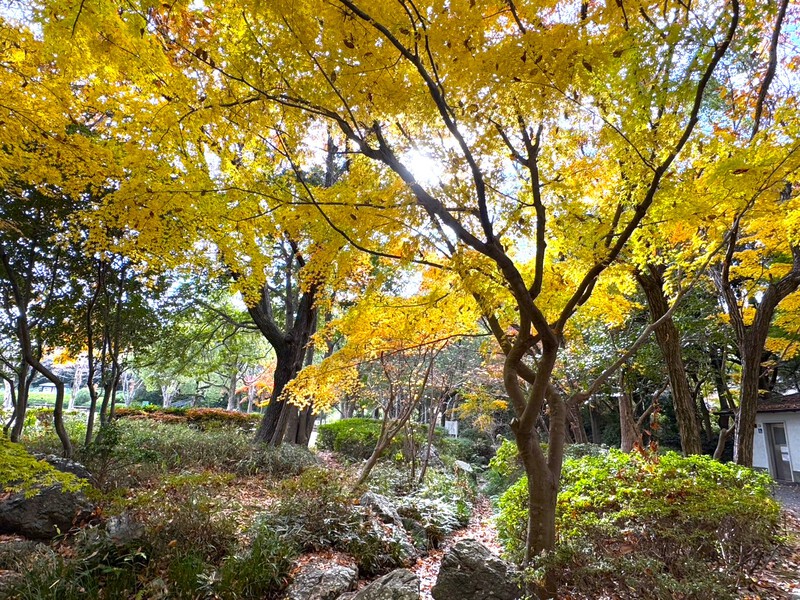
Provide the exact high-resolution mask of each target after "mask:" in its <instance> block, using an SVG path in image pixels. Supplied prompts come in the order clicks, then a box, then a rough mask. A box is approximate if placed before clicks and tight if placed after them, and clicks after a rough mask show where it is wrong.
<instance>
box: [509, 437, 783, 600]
mask: <svg viewBox="0 0 800 600" xmlns="http://www.w3.org/2000/svg"><path fill="white" fill-rule="evenodd" d="M770 484H771V482H770V479H769V477H768V476H766V475H763V474H759V473H756V472H754V471H752V470H750V469H746V468H744V467H739V466H737V465H732V464H722V463H719V462H716V461H714V460H712V459H710V458H708V457H705V456H691V457H688V458H683V457H681V456H679V455H678V454H675V453H673V452H668V453H666V454H665V455H663V456H661V457H642V456H640V455H634V454H625V453H622V452H619V451H615V450H612V451H610V452H608V454H605V455H599V456H585V457H584V458H580V459H570V460H567V461H566V462H565V463H564V471H563V475H562V484H561V493H560V495H559V500H558V506H557V532H558V548H557V550H556V552H554V553H553V554H551V555H550V556H548V557H546V558H545V559H544V560H542V561H540V563H539V564H538V567H539V568H540V571H539V572H538V574H539V575H541V569H544V568H550V569H552V570H553V572H555V573H557V574H558V577H559V578H560V579H561V580H562V582H564V583H566V582H569V584H570V585H571V586H572V588H574V589H579V590H582V591H584V592H587V593H598V590H601V589H606V588H608V589H610V588H609V586H615V587H614V589H615V590H616V593H617V594H619V597H622V598H640V597H643V595H644V596H647V597H650V598H665V599H666V598H673V597H675V596H674V594H676V593H679V594H680V595H681V597H683V598H703V597H714V598H728V597H733V594H734V593H735V589H736V581H737V577H739V576H741V573H742V572H743V571H744V572H746V571H749V570H752V569H753V568H754V567H755V566H757V565H758V564H759V563H760V561H762V560H763V559H764V558H765V556H766V555H767V554H768V553H769V552H770V551H771V549H772V548H773V546H774V543H775V534H776V525H777V520H778V514H779V508H778V505H777V504H776V503H775V502H774V501H773V500H772V499H771V498H770V492H769V486H770ZM526 519H527V479H526V478H525V477H523V478H521V479H520V480H519V481H517V483H515V484H514V485H513V486H512V487H510V488H509V489H508V491H507V492H506V493H505V494H504V495H503V496H502V498H501V499H500V515H499V517H498V521H497V526H498V534H499V536H500V538H501V540H502V541H503V543H504V544H505V547H506V550H507V552H508V554H509V555H510V557H511V558H513V559H514V560H517V561H519V560H521V557H522V554H523V550H524V543H525V528H526V525H525V524H526Z"/></svg>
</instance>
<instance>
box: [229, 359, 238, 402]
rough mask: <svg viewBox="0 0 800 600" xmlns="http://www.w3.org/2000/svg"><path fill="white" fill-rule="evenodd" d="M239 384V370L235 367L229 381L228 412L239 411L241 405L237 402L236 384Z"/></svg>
mask: <svg viewBox="0 0 800 600" xmlns="http://www.w3.org/2000/svg"><path fill="white" fill-rule="evenodd" d="M238 382H239V368H238V367H234V368H233V371H231V374H230V379H229V380H228V408H227V410H239V403H238V402H237V400H236V384H237V383H238Z"/></svg>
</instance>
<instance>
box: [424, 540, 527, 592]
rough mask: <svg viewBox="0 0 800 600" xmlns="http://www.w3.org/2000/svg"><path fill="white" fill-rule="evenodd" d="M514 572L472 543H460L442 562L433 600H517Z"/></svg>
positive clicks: (498, 559) (462, 541) (487, 550)
mask: <svg viewBox="0 0 800 600" xmlns="http://www.w3.org/2000/svg"><path fill="white" fill-rule="evenodd" d="M514 574H515V573H514V569H513V568H512V567H511V566H510V565H509V564H508V563H506V562H505V561H503V560H501V559H500V558H498V557H496V556H495V555H494V554H492V553H491V552H490V551H489V549H488V548H487V547H486V546H484V545H483V544H481V543H479V542H476V541H475V540H461V541H459V542H458V543H456V545H455V546H453V547H452V548H451V549H450V550H449V551H448V552H447V553H446V554H445V555H444V558H442V565H441V567H440V569H439V576H438V577H437V579H436V585H434V586H433V589H432V590H431V594H432V595H433V598H434V600H467V599H469V600H517V599H518V598H521V597H522V596H523V594H522V591H521V590H520V589H519V587H518V586H517V584H516V583H515V582H514Z"/></svg>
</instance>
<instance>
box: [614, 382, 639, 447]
mask: <svg viewBox="0 0 800 600" xmlns="http://www.w3.org/2000/svg"><path fill="white" fill-rule="evenodd" d="M619 430H620V450H622V451H623V452H630V451H631V450H633V449H634V447H635V446H636V444H639V445H640V446H641V445H642V433H641V431H639V428H638V427H637V426H636V419H634V418H633V402H631V397H630V396H629V395H628V393H627V392H626V391H625V390H620V394H619Z"/></svg>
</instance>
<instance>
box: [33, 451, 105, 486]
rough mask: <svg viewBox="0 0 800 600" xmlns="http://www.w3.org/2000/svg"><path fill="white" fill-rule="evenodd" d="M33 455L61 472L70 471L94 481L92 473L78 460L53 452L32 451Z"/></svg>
mask: <svg viewBox="0 0 800 600" xmlns="http://www.w3.org/2000/svg"><path fill="white" fill-rule="evenodd" d="M33 456H34V458H38V459H39V460H43V461H44V462H46V463H47V464H49V465H50V466H51V467H53V468H54V469H56V470H57V471H61V472H62V473H71V474H72V475H75V476H76V477H80V478H81V479H86V480H87V481H94V475H92V474H91V473H90V472H89V469H87V468H86V467H84V466H83V465H82V464H81V463H79V462H75V461H74V460H70V459H68V458H64V457H63V456H56V455H55V454H38V453H34V454H33Z"/></svg>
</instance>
